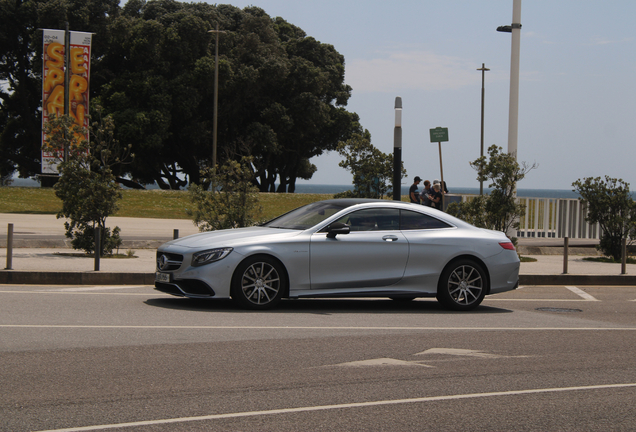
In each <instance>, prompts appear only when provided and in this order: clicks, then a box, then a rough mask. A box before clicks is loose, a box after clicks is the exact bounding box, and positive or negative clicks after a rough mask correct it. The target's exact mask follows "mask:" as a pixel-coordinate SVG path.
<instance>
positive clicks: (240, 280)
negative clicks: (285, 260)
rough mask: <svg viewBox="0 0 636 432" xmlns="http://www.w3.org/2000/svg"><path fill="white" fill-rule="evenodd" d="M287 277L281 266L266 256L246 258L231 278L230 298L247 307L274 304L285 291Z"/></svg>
mask: <svg viewBox="0 0 636 432" xmlns="http://www.w3.org/2000/svg"><path fill="white" fill-rule="evenodd" d="M286 284H287V278H286V274H285V271H284V270H283V267H282V266H281V265H280V264H279V263H278V261H276V260H275V259H273V258H271V257H268V256H255V257H251V258H248V259H246V260H245V261H243V262H242V263H241V264H239V266H238V267H237V268H236V271H235V273H234V277H233V278H232V299H233V300H235V301H237V302H238V303H239V304H240V305H241V306H243V307H246V308H249V309H269V308H272V307H274V306H276V305H277V304H278V303H279V302H280V300H281V298H282V296H283V292H284V291H285V286H286Z"/></svg>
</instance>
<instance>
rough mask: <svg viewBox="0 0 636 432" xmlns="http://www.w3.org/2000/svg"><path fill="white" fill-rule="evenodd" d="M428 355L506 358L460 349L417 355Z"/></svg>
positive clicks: (440, 350) (427, 351)
mask: <svg viewBox="0 0 636 432" xmlns="http://www.w3.org/2000/svg"><path fill="white" fill-rule="evenodd" d="M426 354H446V355H454V356H466V357H480V358H502V357H504V356H500V355H497V354H489V353H485V352H483V351H476V350H469V349H458V348H431V349H427V350H426V351H422V352H421V353H417V354H415V355H426Z"/></svg>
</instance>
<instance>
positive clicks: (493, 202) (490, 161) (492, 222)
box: [447, 145, 537, 233]
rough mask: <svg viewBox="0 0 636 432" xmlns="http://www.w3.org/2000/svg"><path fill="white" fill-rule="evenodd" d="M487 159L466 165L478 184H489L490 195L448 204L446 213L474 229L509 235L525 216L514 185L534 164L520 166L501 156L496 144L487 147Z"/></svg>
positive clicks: (501, 150) (533, 167) (511, 156)
mask: <svg viewBox="0 0 636 432" xmlns="http://www.w3.org/2000/svg"><path fill="white" fill-rule="evenodd" d="M488 156H489V158H486V156H482V157H480V158H478V159H476V160H475V161H473V162H470V166H471V167H472V168H473V169H474V170H476V171H477V180H478V181H480V182H481V181H488V182H490V183H489V184H488V187H489V188H492V190H491V192H490V194H488V195H480V196H478V197H475V198H473V199H472V200H470V201H468V202H462V203H452V204H450V205H449V206H448V209H447V211H448V213H450V214H452V215H454V216H457V217H459V218H461V219H463V220H465V221H467V222H469V223H471V224H473V225H475V226H478V227H482V228H488V229H493V230H497V231H503V232H505V233H509V232H510V231H511V229H512V228H515V229H516V228H518V227H519V219H520V218H521V217H523V216H524V215H525V213H526V208H525V205H523V204H521V203H518V202H517V200H516V198H515V191H516V188H517V183H518V182H519V181H521V180H522V179H523V178H524V177H525V176H526V174H527V173H528V172H529V171H530V170H533V169H535V168H536V167H537V164H536V163H535V164H532V165H528V164H527V163H526V162H522V163H521V165H520V164H519V163H518V162H517V159H516V157H515V156H513V155H511V154H509V153H504V152H503V149H502V148H501V147H498V146H496V145H492V146H490V147H489V148H488Z"/></svg>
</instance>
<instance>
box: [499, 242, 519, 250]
mask: <svg viewBox="0 0 636 432" xmlns="http://www.w3.org/2000/svg"><path fill="white" fill-rule="evenodd" d="M499 246H501V247H502V248H504V249H508V250H515V245H513V244H512V242H501V243H499Z"/></svg>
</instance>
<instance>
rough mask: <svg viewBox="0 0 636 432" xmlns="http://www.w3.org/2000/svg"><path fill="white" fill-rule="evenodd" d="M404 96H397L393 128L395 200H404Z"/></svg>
mask: <svg viewBox="0 0 636 432" xmlns="http://www.w3.org/2000/svg"><path fill="white" fill-rule="evenodd" d="M401 168H402V98H401V97H399V96H398V97H396V98H395V129H394V130H393V201H402V170H401Z"/></svg>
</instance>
